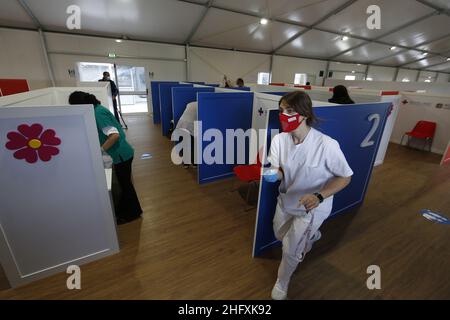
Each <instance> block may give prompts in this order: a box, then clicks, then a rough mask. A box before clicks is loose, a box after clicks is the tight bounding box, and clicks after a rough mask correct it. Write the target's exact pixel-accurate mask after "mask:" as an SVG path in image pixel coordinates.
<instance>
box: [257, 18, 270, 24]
mask: <svg viewBox="0 0 450 320" xmlns="http://www.w3.org/2000/svg"><path fill="white" fill-rule="evenodd" d="M259 23H261V24H262V25H265V24H268V23H269V20H267V19H266V18H261V21H259Z"/></svg>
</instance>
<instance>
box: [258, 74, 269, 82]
mask: <svg viewBox="0 0 450 320" xmlns="http://www.w3.org/2000/svg"><path fill="white" fill-rule="evenodd" d="M269 83H270V73H269V72H259V73H258V84H265V85H268V84H269Z"/></svg>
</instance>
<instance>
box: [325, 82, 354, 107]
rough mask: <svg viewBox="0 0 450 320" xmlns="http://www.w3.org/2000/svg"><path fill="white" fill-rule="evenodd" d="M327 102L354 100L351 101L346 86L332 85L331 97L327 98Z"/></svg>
mask: <svg viewBox="0 0 450 320" xmlns="http://www.w3.org/2000/svg"><path fill="white" fill-rule="evenodd" d="M328 102H332V103H337V104H354V103H355V101H353V100H352V99H351V98H350V96H349V95H348V91H347V88H346V87H344V86H342V85H338V86H336V87H334V89H333V97H332V98H331V99H328Z"/></svg>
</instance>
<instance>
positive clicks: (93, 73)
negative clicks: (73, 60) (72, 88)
mask: <svg viewBox="0 0 450 320" xmlns="http://www.w3.org/2000/svg"><path fill="white" fill-rule="evenodd" d="M77 69H78V75H79V77H80V81H81V82H83V81H88V82H91V81H93V82H95V81H98V80H99V79H101V78H102V77H103V72H104V71H108V72H109V74H110V75H111V79H112V80H115V79H114V65H113V64H111V63H97V62H78V63H77Z"/></svg>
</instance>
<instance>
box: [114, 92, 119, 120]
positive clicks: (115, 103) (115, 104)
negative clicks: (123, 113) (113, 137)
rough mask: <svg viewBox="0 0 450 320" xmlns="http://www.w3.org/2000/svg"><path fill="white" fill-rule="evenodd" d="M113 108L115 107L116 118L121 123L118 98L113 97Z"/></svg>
mask: <svg viewBox="0 0 450 320" xmlns="http://www.w3.org/2000/svg"><path fill="white" fill-rule="evenodd" d="M113 108H114V118H116V120H117V122H118V123H120V118H119V111H118V109H117V99H114V98H113Z"/></svg>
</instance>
